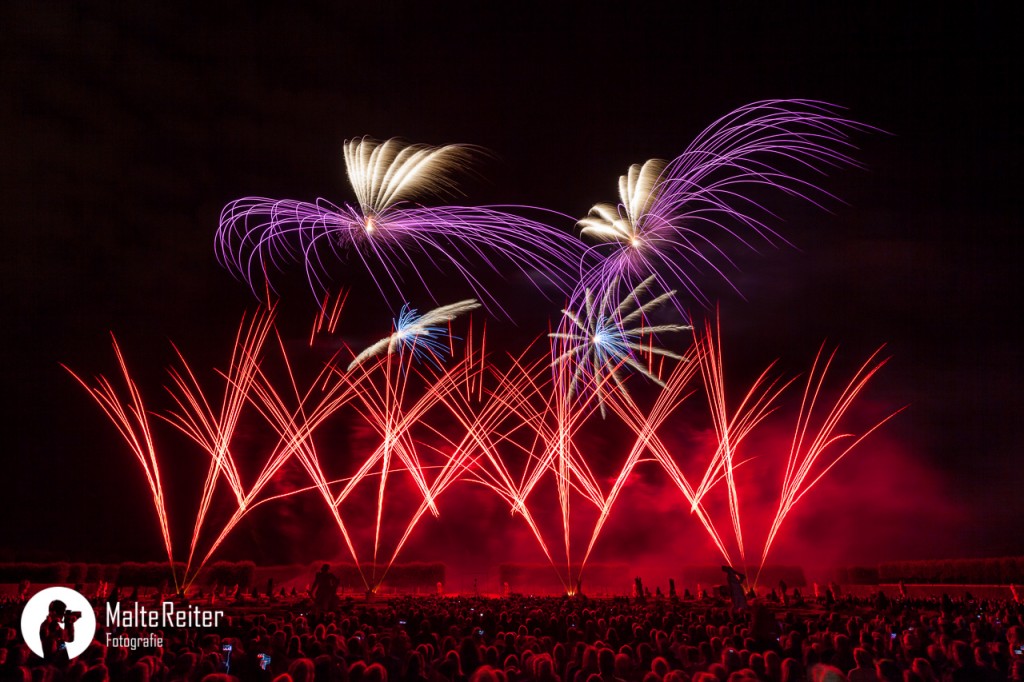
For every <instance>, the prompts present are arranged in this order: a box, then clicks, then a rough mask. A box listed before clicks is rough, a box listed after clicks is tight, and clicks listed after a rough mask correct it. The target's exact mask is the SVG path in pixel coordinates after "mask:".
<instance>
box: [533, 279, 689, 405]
mask: <svg viewBox="0 0 1024 682" xmlns="http://www.w3.org/2000/svg"><path fill="white" fill-rule="evenodd" d="M654 279H655V278H654V277H653V276H651V277H648V278H647V279H645V280H644V281H643V282H642V283H640V285H639V286H637V287H636V288H635V289H633V290H632V291H630V292H629V293H628V294H626V295H625V296H622V295H621V294H620V291H619V281H618V280H617V279H613V280H612V282H611V283H610V284H609V285H608V287H607V289H606V290H605V291H604V293H603V294H602V295H601V297H600V298H598V297H597V295H595V292H593V291H591V290H590V289H586V290H584V292H583V307H582V308H580V309H578V310H572V309H569V308H566V309H565V310H563V311H562V314H563V317H562V322H561V324H560V325H559V327H558V331H557V332H554V333H552V334H549V335H548V336H549V337H550V338H551V339H552V340H553V345H552V350H553V353H554V361H553V364H554V365H555V366H556V368H558V369H565V368H568V370H569V373H570V374H571V379H570V380H569V385H568V392H569V397H570V398H572V397H573V396H574V395H576V394H577V393H578V392H579V391H580V388H581V387H582V386H584V385H588V386H592V387H594V391H595V395H596V396H597V400H598V402H599V403H600V404H601V414H602V415H603V414H604V412H605V410H604V393H605V391H607V390H608V387H609V386H611V385H613V384H614V386H616V387H618V388H619V389H620V390H622V391H625V390H626V387H625V383H624V381H625V377H624V376H623V372H624V370H626V369H629V370H632V371H635V372H637V373H639V374H641V375H643V376H645V377H647V378H648V379H650V380H651V381H653V382H654V383H656V384H658V385H659V386H662V387H664V383H663V382H662V381H661V379H659V378H658V377H657V376H655V374H654V372H653V371H652V370H653V367H652V365H651V364H650V363H651V361H652V360H653V358H654V356H660V357H663V358H672V359H674V360H680V359H682V356H680V355H679V354H677V353H674V352H672V351H670V350H666V349H664V348H659V347H657V346H655V345H654V343H653V336H654V335H655V334H662V333H667V332H680V331H685V330H688V329H690V328H691V327H689V326H688V325H682V324H659V325H651V324H648V322H647V315H648V313H650V312H651V311H652V310H654V309H655V308H657V307H658V306H660V305H661V304H663V303H665V302H666V301H669V300H671V299H672V297H673V296H675V294H676V292H675V291H669V292H667V293H664V294H661V295H660V296H656V297H654V298H652V299H650V300H649V301H646V302H641V297H642V296H644V294H646V293H647V290H648V288H649V287H650V286H651V284H653V283H654ZM645 339H646V342H645ZM644 355H646V356H647V361H648V365H647V366H644V364H642V363H641V357H642V356H644ZM559 366H563V367H559ZM588 379H593V381H588ZM605 379H607V380H605Z"/></svg>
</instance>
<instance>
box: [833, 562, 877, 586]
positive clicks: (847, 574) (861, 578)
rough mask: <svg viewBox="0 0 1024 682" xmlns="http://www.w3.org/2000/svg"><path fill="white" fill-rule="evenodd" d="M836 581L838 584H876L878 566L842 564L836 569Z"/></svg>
mask: <svg viewBox="0 0 1024 682" xmlns="http://www.w3.org/2000/svg"><path fill="white" fill-rule="evenodd" d="M836 582H838V583H839V584H840V585H877V584H878V583H880V582H881V581H880V580H879V578H878V566H843V567H841V568H838V569H836Z"/></svg>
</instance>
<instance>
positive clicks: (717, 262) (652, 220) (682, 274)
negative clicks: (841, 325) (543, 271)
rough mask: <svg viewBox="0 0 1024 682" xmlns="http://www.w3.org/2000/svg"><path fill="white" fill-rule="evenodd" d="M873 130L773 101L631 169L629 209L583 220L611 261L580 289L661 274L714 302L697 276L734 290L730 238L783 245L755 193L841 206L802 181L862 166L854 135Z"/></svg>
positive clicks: (623, 189) (590, 273) (598, 209)
mask: <svg viewBox="0 0 1024 682" xmlns="http://www.w3.org/2000/svg"><path fill="white" fill-rule="evenodd" d="M870 130H875V129H874V128H872V127H870V126H867V125H864V124H861V123H857V122H855V121H852V120H849V119H847V118H844V117H842V116H841V115H840V114H839V107H837V106H835V105H831V104H827V103H824V102H816V101H812V100H765V101H760V102H753V103H751V104H747V105H745V106H742V107H740V108H739V109H736V110H734V111H732V112H731V113H729V114H727V115H726V116H724V117H722V118H720V119H718V120H717V121H715V122H714V123H712V124H711V125H710V126H709V127H708V128H707V129H705V130H704V131H703V132H702V133H700V135H698V136H697V138H696V139H695V140H694V141H693V142H692V143H691V144H690V145H689V146H688V147H687V148H686V150H685V151H684V152H683V153H682V154H680V155H679V156H678V157H676V158H675V159H673V160H672V161H670V162H665V161H660V160H657V159H654V160H651V161H648V162H647V163H645V164H643V165H639V164H637V165H634V166H632V167H630V169H629V172H628V173H627V175H624V176H622V177H621V178H620V181H619V195H620V199H621V203H620V204H618V205H613V204H607V203H603V204H597V205H596V206H594V207H593V208H592V209H591V210H590V214H589V215H588V216H587V217H586V218H584V219H583V220H581V221H580V223H579V224H580V226H581V227H582V234H583V236H585V237H592V238H595V239H597V240H599V243H598V244H597V245H595V246H593V247H592V249H593V250H594V251H596V252H598V253H600V254H601V255H602V256H603V258H602V260H601V261H600V263H599V265H598V266H597V267H595V268H589V269H588V268H587V266H586V265H584V267H583V269H582V270H581V279H582V284H581V286H580V289H583V288H586V287H589V288H592V289H595V290H601V289H604V288H606V287H607V286H608V285H609V284H610V283H611V282H613V281H616V280H620V279H621V280H623V281H626V282H629V283H636V282H638V281H642V280H643V279H646V278H647V277H648V276H649V275H651V274H654V275H656V276H657V278H658V280H659V283H660V284H661V285H662V286H663V287H664V288H666V289H670V288H674V287H676V286H680V287H682V288H683V289H685V290H686V291H687V292H688V293H689V294H690V295H691V296H692V297H693V298H695V299H696V300H698V301H699V302H701V303H706V302H707V299H706V298H705V297H704V295H703V294H702V293H701V289H700V286H699V284H698V282H697V279H696V278H697V276H698V275H699V274H700V273H702V272H704V271H706V270H708V269H710V270H711V271H712V272H714V273H715V274H716V275H718V276H720V277H722V278H723V279H725V280H726V281H728V277H727V276H726V274H725V273H724V272H723V269H724V266H732V265H733V263H732V261H731V260H730V258H729V256H728V254H727V253H726V251H725V249H724V247H723V246H722V239H723V237H724V238H725V241H735V242H739V243H740V244H741V245H743V246H745V247H748V248H751V249H753V248H755V243H754V242H755V241H762V242H764V243H766V244H776V243H778V242H785V240H784V239H783V238H782V237H781V236H780V235H779V234H778V233H777V232H776V231H775V230H774V229H773V228H772V227H771V226H769V224H768V222H767V221H768V220H770V219H771V218H774V217H775V216H774V214H773V213H772V211H771V210H770V209H768V208H767V207H766V206H764V205H763V204H761V203H759V201H758V200H757V199H755V198H754V196H752V192H754V191H757V190H761V189H765V188H767V189H768V190H770V191H774V192H780V193H782V194H784V195H788V196H793V197H797V198H799V199H802V200H805V201H808V202H810V203H811V204H813V205H816V206H821V205H822V204H823V202H825V201H827V200H829V199H833V198H834V197H832V195H831V194H829V193H828V192H826V191H825V190H823V189H821V188H820V187H818V186H817V185H816V184H814V183H813V182H811V181H809V180H807V179H804V178H803V177H800V176H801V175H802V174H803V173H808V174H810V175H824V174H825V173H826V171H827V170H828V169H830V168H836V167H843V166H858V165H859V164H858V163H857V161H855V160H854V159H853V158H852V156H850V153H851V152H852V151H853V150H854V147H853V145H852V144H851V142H850V140H849V136H850V134H851V133H854V132H861V131H870ZM579 296H580V291H577V293H576V296H575V297H574V298H579Z"/></svg>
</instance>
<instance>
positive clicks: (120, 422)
mask: <svg viewBox="0 0 1024 682" xmlns="http://www.w3.org/2000/svg"><path fill="white" fill-rule="evenodd" d="M110 338H111V342H112V344H113V346H114V354H115V355H116V356H117V362H118V365H120V367H121V374H122V376H123V377H124V382H125V387H126V388H127V390H128V399H127V400H124V399H122V398H121V397H120V396H119V395H118V393H117V391H116V390H115V389H114V386H113V384H111V383H110V381H109V380H108V379H107V378H106V377H104V376H102V375H99V376H97V377H96V378H95V381H96V386H95V387H93V386H90V385H89V384H88V383H87V382H86V381H85V380H83V379H82V378H81V377H79V376H78V375H77V374H75V373H74V372H73V371H72V370H71V369H70V368H69V367H67V366H66V365H64V366H63V367H64V369H66V370H67V371H68V372H69V373H70V374H71V376H73V377H74V378H75V379H76V380H77V381H78V383H79V384H81V385H82V387H83V388H84V389H85V390H86V391H88V392H89V395H90V396H92V399H93V400H95V401H96V404H97V405H99V406H100V409H102V410H103V412H104V413H105V414H106V415H107V417H108V418H109V419H110V421H111V422H113V424H114V426H115V427H116V428H117V430H118V431H119V432H120V434H121V437H122V438H124V439H125V442H127V443H128V446H129V447H130V448H131V451H132V454H133V455H135V457H136V459H138V461H139V464H140V465H141V466H142V471H143V473H144V474H145V476H146V483H147V484H148V485H149V491H150V495H151V496H152V498H153V508H154V509H155V511H156V516H157V521H158V522H159V524H160V534H161V535H162V537H163V541H164V548H165V549H166V551H167V561H168V563H169V564H170V570H171V577H172V578H173V580H174V586H175V590H178V589H179V588H180V583H179V582H178V576H177V574H176V573H175V571H174V551H173V546H172V543H171V530H170V525H169V523H168V521H167V505H166V502H165V499H164V489H163V483H162V481H161V478H160V464H159V462H158V461H157V456H156V448H155V446H154V444H153V434H152V430H151V429H150V426H149V418H148V417H147V414H148V413H147V411H146V408H145V404H144V403H143V401H142V393H141V392H140V391H139V389H138V386H136V384H135V381H134V380H133V379H132V377H131V374H130V373H129V372H128V365H127V363H126V362H125V360H124V356H123V355H122V354H121V348H120V347H119V346H118V345H117V339H116V338H115V337H114V335H113V334H111V335H110Z"/></svg>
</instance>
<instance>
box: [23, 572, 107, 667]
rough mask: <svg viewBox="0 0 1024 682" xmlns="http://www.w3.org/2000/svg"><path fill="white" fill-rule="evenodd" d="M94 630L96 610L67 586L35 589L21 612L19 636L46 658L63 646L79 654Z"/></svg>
mask: <svg viewBox="0 0 1024 682" xmlns="http://www.w3.org/2000/svg"><path fill="white" fill-rule="evenodd" d="M95 634H96V614H95V612H93V610H92V605H91V604H90V603H89V600H88V599H86V598H85V597H83V596H82V595H81V594H79V593H78V592H76V591H75V590H72V589H71V588H69V587H47V588H46V589H45V590H42V591H40V592H37V593H36V594H35V595H34V596H33V597H32V598H31V599H29V600H28V603H27V604H25V610H24V611H22V613H21V636H22V637H23V638H24V639H25V644H27V645H28V648H29V649H31V650H32V653H34V654H35V655H36V656H39V657H41V658H46V657H47V656H48V655H49V656H53V655H54V654H55V653H56V652H57V651H60V650H64V651H66V652H67V655H68V658H75V657H76V656H80V655H81V654H82V652H83V651H85V650H86V648H87V647H88V646H89V645H90V644H92V638H93V635H95Z"/></svg>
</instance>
